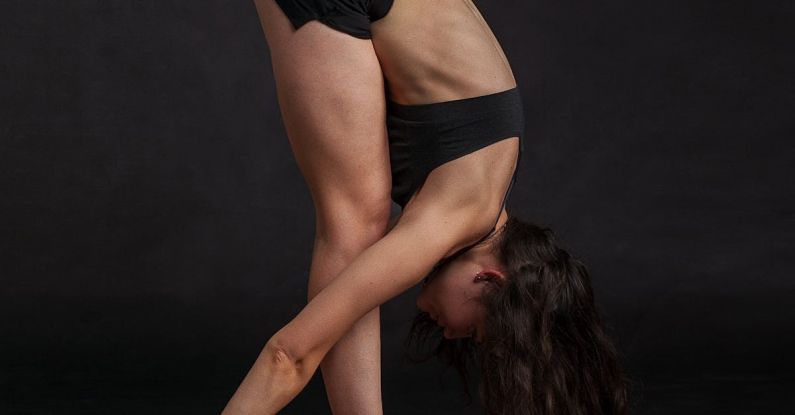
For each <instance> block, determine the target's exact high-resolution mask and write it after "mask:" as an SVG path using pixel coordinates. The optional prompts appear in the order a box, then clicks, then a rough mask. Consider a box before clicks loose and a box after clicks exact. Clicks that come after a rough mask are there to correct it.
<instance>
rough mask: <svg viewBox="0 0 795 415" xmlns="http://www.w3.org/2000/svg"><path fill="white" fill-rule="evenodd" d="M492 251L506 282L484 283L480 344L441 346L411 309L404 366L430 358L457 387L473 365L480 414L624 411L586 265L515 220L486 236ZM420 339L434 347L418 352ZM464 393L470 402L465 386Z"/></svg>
mask: <svg viewBox="0 0 795 415" xmlns="http://www.w3.org/2000/svg"><path fill="white" fill-rule="evenodd" d="M491 249H492V252H493V253H494V255H495V256H496V257H497V258H498V260H499V261H500V263H501V264H502V265H503V271H504V272H505V273H506V277H507V278H506V279H505V280H504V283H499V281H496V280H494V281H492V284H489V286H488V288H487V289H485V290H484V294H483V295H482V296H481V298H480V301H481V303H482V304H483V305H484V307H485V310H486V319H485V323H486V324H485V333H484V334H485V335H484V336H483V337H484V340H483V342H482V343H480V344H478V343H475V341H474V339H473V338H472V337H466V338H458V339H446V338H444V336H443V335H442V329H441V328H440V327H439V326H437V325H436V323H435V322H434V321H433V320H432V319H431V318H430V316H429V315H428V314H427V313H425V312H419V313H418V314H417V315H416V316H415V318H414V320H413V322H412V325H411V329H410V331H409V335H408V337H407V338H406V341H405V343H404V346H405V347H406V351H407V354H406V357H407V358H408V360H409V361H411V362H413V363H421V362H424V361H427V360H428V359H430V358H432V357H434V356H435V357H437V358H438V359H439V360H441V361H442V362H443V363H445V364H446V365H449V366H452V367H455V369H456V370H457V371H458V374H459V375H460V377H461V379H462V381H463V383H464V385H465V386H466V385H468V377H469V376H468V373H469V370H468V367H467V366H468V365H469V364H472V365H477V366H479V368H480V383H479V385H478V396H479V397H480V400H481V402H482V404H483V408H484V409H485V413H486V414H487V415H520V414H521V415H553V414H555V415H557V414H567V415H568V414H571V415H623V414H625V413H626V412H627V400H628V397H627V390H628V382H627V378H626V377H625V375H624V373H623V371H622V369H621V366H620V364H619V359H618V355H617V352H616V349H615V347H614V345H613V343H612V341H611V340H610V338H609V336H608V335H607V334H606V332H605V329H604V327H603V323H602V319H601V317H600V316H599V313H598V311H597V309H596V305H595V304H594V296H593V291H592V289H591V284H590V278H589V275H588V271H587V269H586V267H585V265H583V263H582V262H580V261H579V260H578V259H577V258H575V257H573V256H572V255H571V254H569V252H567V251H566V250H564V249H563V248H561V247H560V246H559V245H558V243H557V241H556V238H555V235H554V234H553V232H552V230H550V229H549V228H545V227H540V226H537V225H534V224H531V223H527V222H524V221H522V220H520V219H518V218H516V217H515V216H510V217H509V218H508V221H507V222H506V224H505V225H504V226H503V228H502V229H501V232H499V233H498V234H496V235H495V237H493V239H492V241H491ZM452 259H453V258H449V259H447V260H446V261H449V260H452ZM437 269H438V268H437ZM434 275H435V272H431V274H429V275H428V277H427V278H433V277H434ZM428 342H431V343H432V347H431V349H430V351H429V352H428V351H426V352H423V351H422V350H421V349H422V348H423V347H424V346H426V344H427V343H428ZM466 394H467V397H468V403H467V404H469V403H471V400H472V396H471V394H470V392H469V388H468V387H467V388H466Z"/></svg>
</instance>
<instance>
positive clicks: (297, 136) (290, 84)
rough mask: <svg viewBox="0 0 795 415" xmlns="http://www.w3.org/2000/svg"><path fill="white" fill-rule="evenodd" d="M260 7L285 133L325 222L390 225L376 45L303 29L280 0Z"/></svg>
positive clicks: (266, 0)
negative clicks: (375, 221)
mask: <svg viewBox="0 0 795 415" xmlns="http://www.w3.org/2000/svg"><path fill="white" fill-rule="evenodd" d="M255 4H256V6H257V11H258V13H259V16H260V21H261V23H262V27H263V30H264V32H265V36H266V39H267V42H268V47H269V49H270V54H271V61H272V66H273V73H274V78H275V80H276V90H277V96H278V101H279V106H280V110H281V114H282V119H283V122H284V126H285V130H286V132H287V135H288V139H289V140H290V145H291V147H292V149H293V153H294V155H295V159H296V161H297V164H298V166H299V169H300V170H301V173H302V174H303V176H304V178H305V179H306V182H307V185H308V187H309V190H310V192H311V193H312V197H313V200H314V202H315V206H316V210H317V213H318V219H319V221H320V222H323V223H331V222H333V221H337V222H340V223H344V222H349V223H350V221H355V220H357V219H359V216H360V215H371V216H373V217H375V218H378V220H381V221H383V224H384V225H386V220H388V218H389V211H390V207H391V200H390V197H389V196H390V189H391V172H390V168H389V152H388V151H389V150H388V141H387V135H386V125H385V124H386V119H385V111H386V107H385V105H386V104H385V99H386V98H385V95H384V81H383V74H382V72H381V67H380V65H379V62H378V59H377V56H376V54H375V51H374V49H373V44H372V41H371V40H370V39H361V38H356V37H354V36H351V35H349V34H346V33H343V32H340V31H338V30H334V29H332V28H330V27H328V26H327V25H324V24H323V23H321V22H319V21H317V20H312V21H309V22H307V23H306V24H304V25H302V26H301V27H300V28H299V29H298V30H295V29H294V27H293V26H292V25H291V23H290V21H289V20H288V19H287V17H286V16H285V14H284V12H283V11H282V10H281V9H280V8H279V7H278V6H277V4H276V3H275V2H274V0H255ZM364 219H365V220H367V219H369V218H368V217H365V218H364ZM323 223H319V225H322V224H323Z"/></svg>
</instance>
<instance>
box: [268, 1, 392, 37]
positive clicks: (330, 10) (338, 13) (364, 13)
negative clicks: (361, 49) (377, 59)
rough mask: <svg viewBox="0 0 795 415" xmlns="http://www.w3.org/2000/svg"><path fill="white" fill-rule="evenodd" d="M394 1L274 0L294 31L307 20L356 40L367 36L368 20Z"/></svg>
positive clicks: (374, 17) (369, 34)
mask: <svg viewBox="0 0 795 415" xmlns="http://www.w3.org/2000/svg"><path fill="white" fill-rule="evenodd" d="M393 1H394V0H276V4H278V5H279V7H281V9H282V11H284V14H285V15H287V18H289V19H290V22H292V24H293V27H294V28H295V29H296V30H298V29H299V28H300V27H301V26H303V25H304V24H305V23H306V22H308V21H310V20H318V21H320V22H322V23H324V24H325V25H326V26H329V27H331V28H332V29H336V30H339V31H341V32H343V33H347V34H349V35H351V36H355V37H358V38H360V39H371V38H372V35H371V33H370V22H374V21H376V20H378V19H380V18H382V17H384V16H386V14H387V13H388V12H389V9H390V8H391V7H392V2H393Z"/></svg>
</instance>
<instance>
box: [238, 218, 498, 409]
mask: <svg viewBox="0 0 795 415" xmlns="http://www.w3.org/2000/svg"><path fill="white" fill-rule="evenodd" d="M418 212H419V210H415V211H414V212H411V214H409V215H403V217H401V219H400V220H399V221H398V222H397V224H396V225H395V226H394V228H393V229H392V230H391V231H390V232H389V233H388V234H386V235H385V236H384V237H383V238H381V239H380V240H379V241H377V242H376V243H374V244H373V245H371V246H370V247H368V248H367V249H365V250H364V251H363V252H362V253H361V254H360V255H359V256H358V257H356V259H354V261H353V262H351V264H349V266H348V267H347V268H345V270H343V271H342V273H340V275H339V276H338V277H337V278H336V279H334V280H333V281H332V282H331V283H330V284H329V285H327V286H326V287H325V288H324V289H323V290H322V291H321V292H320V293H318V294H317V295H316V296H315V297H314V298H313V299H312V301H310V302H309V303H308V304H307V305H306V306H305V307H304V308H303V309H302V310H301V312H300V313H299V314H298V315H297V316H296V317H295V318H293V319H292V320H291V321H290V322H289V323H288V324H287V325H286V326H284V327H283V328H282V329H281V330H279V331H278V332H277V333H276V334H274V335H273V336H272V337H271V339H270V340H269V341H268V343H267V345H266V346H265V348H264V349H263V351H262V352H261V353H260V355H259V357H258V358H257V361H256V362H255V363H254V366H253V367H252V368H251V370H250V371H249V373H248V374H247V375H246V377H245V379H243V382H242V383H241V385H240V387H239V388H238V390H237V391H236V392H235V394H234V396H232V399H231V400H230V401H229V403H228V404H227V407H226V408H225V409H224V412H223V415H232V414H275V413H276V412H277V411H279V410H280V409H282V408H283V407H284V406H286V405H287V404H288V403H289V402H290V401H291V400H292V399H293V398H294V397H295V396H296V395H298V393H299V392H300V391H301V390H302V389H303V388H304V386H306V384H307V383H308V382H309V380H310V379H311V377H312V375H313V374H314V373H315V371H316V370H317V367H318V366H319V365H320V362H321V361H322V360H323V357H324V356H325V355H326V353H327V352H328V351H329V349H331V347H332V346H333V345H334V344H335V343H336V342H337V340H339V338H340V337H342V335H343V334H344V333H345V332H346V331H347V330H349V329H350V327H352V326H353V324H354V323H355V322H356V321H357V320H358V319H360V318H361V317H362V316H363V315H365V314H366V313H367V312H368V311H370V310H372V309H373V308H375V307H376V306H378V305H381V304H383V303H385V302H387V301H388V300H390V299H391V298H393V297H395V296H397V295H399V294H400V293H402V292H404V291H406V290H408V289H409V288H411V287H412V286H414V285H416V284H417V283H419V282H420V281H421V280H422V278H423V277H425V275H427V273H428V272H430V270H431V269H432V268H433V266H434V265H435V264H436V263H437V262H438V261H439V260H440V259H442V258H443V257H444V256H445V255H447V254H449V253H451V252H454V251H455V250H457V249H458V248H459V247H461V246H466V245H467V244H469V243H471V242H474V241H475V240H477V238H478V237H479V236H480V235H482V234H483V233H484V232H485V229H483V228H485V227H488V226H489V225H490V223H489V224H486V223H484V221H483V220H482V216H483V215H480V214H479V213H480V212H479V211H478V209H473V208H472V207H470V206H457V207H456V208H451V207H450V206H449V205H448V206H445V207H444V208H442V207H441V206H439V207H438V208H427V209H422V213H421V214H420V213H418ZM407 213H408V212H407ZM484 225H485V226H484Z"/></svg>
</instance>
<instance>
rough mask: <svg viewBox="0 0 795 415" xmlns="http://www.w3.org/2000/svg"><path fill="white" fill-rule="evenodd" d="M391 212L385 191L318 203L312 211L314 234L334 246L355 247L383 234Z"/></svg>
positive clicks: (370, 242)
mask: <svg viewBox="0 0 795 415" xmlns="http://www.w3.org/2000/svg"><path fill="white" fill-rule="evenodd" d="M391 212H392V200H391V198H390V196H389V194H386V195H383V194H382V195H373V196H371V197H367V198H360V199H354V198H347V199H342V200H336V201H334V202H329V203H326V204H321V205H319V206H317V210H316V226H315V231H316V234H315V237H316V239H318V240H320V241H323V242H324V243H326V244H328V245H329V246H333V247H336V248H338V249H343V250H344V249H353V250H359V249H361V248H363V247H366V246H369V245H370V244H372V243H373V242H375V241H377V240H378V239H380V238H381V237H382V236H383V235H384V234H385V233H386V230H387V227H388V225H389V219H390V216H391Z"/></svg>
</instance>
